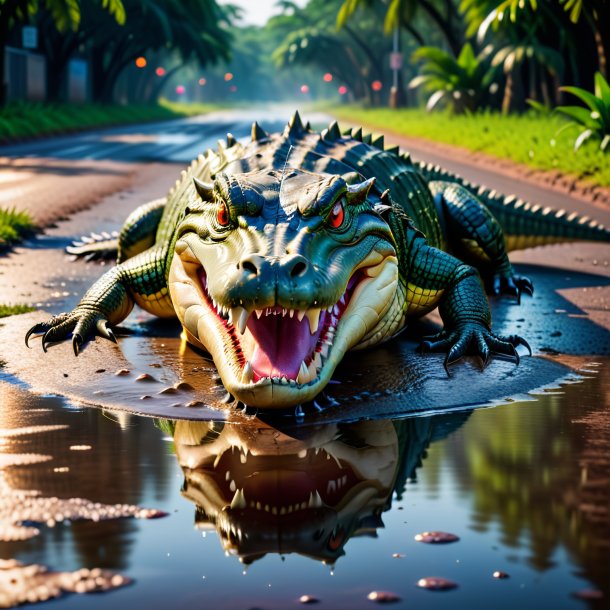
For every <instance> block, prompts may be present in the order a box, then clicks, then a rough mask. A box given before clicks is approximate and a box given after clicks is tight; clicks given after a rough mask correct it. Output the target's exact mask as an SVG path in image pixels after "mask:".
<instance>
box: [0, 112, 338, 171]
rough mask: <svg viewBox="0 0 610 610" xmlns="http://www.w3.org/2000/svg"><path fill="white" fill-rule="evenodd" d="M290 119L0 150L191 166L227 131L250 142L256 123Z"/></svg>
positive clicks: (272, 126)
mask: <svg viewBox="0 0 610 610" xmlns="http://www.w3.org/2000/svg"><path fill="white" fill-rule="evenodd" d="M290 115H291V109H290V108H288V107H278V108H276V109H271V110H239V111H227V112H214V113H211V114H209V115H205V116H200V117H193V118H188V119H181V120H176V121H167V122H161V123H151V124H148V125H146V124H145V125H137V126H126V127H120V128H113V129H104V130H99V131H93V132H88V133H85V134H80V135H71V136H66V137H60V138H49V139H46V140H40V141H36V142H24V143H20V144H15V145H11V146H1V147H0V157H17V158H27V157H53V158H55V159H79V160H83V159H85V160H104V159H111V160H113V161H129V162H140V161H146V162H162V163H190V162H191V161H192V160H193V159H194V158H195V157H197V155H198V154H200V153H201V152H203V151H205V150H206V149H207V148H209V147H211V146H216V142H217V140H218V139H221V138H222V139H224V138H225V136H226V134H227V133H231V134H233V136H235V137H236V138H238V139H239V138H245V137H246V136H249V134H250V130H251V127H252V123H253V122H254V121H258V122H259V123H260V125H261V126H262V127H263V129H265V130H266V131H269V132H271V131H281V130H282V129H283V128H284V126H285V124H286V121H287V120H288V118H289V117H290ZM307 118H308V119H309V120H310V121H311V122H312V123H313V124H320V125H322V124H324V123H328V121H329V120H330V117H328V116H327V115H323V114H321V113H310V114H308V115H307Z"/></svg>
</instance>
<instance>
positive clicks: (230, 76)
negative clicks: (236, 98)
mask: <svg viewBox="0 0 610 610" xmlns="http://www.w3.org/2000/svg"><path fill="white" fill-rule="evenodd" d="M225 80H226V81H227V82H229V81H230V80H233V74H232V73H231V72H227V73H226V74H225Z"/></svg>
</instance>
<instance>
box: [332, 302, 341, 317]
mask: <svg viewBox="0 0 610 610" xmlns="http://www.w3.org/2000/svg"><path fill="white" fill-rule="evenodd" d="M333 313H334V314H335V315H336V316H339V313H340V311H339V308H338V307H337V306H336V305H335V306H334V307H333Z"/></svg>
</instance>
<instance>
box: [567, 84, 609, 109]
mask: <svg viewBox="0 0 610 610" xmlns="http://www.w3.org/2000/svg"><path fill="white" fill-rule="evenodd" d="M559 90H560V91H566V92H567V93H571V94H572V95H575V96H576V97H577V98H579V99H580V100H582V101H583V102H584V103H585V104H587V106H589V108H591V110H594V111H597V112H599V113H600V114H601V115H602V116H603V115H604V114H605V108H604V106H603V103H602V101H601V100H600V99H599V98H597V97H595V96H594V95H593V94H592V93H591V92H589V91H587V90H586V89H581V88H580V87H571V86H566V87H559Z"/></svg>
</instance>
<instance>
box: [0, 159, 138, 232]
mask: <svg viewBox="0 0 610 610" xmlns="http://www.w3.org/2000/svg"><path fill="white" fill-rule="evenodd" d="M144 167H145V165H144V164H137V163H121V162H115V161H92V160H64V159H52V158H44V157H25V158H19V159H15V158H7V157H4V158H2V157H0V168H1V169H0V207H5V208H16V209H17V210H23V211H27V212H28V213H29V214H30V215H31V216H32V218H33V219H34V222H35V223H36V225H37V226H38V227H40V228H45V227H48V226H50V225H52V224H54V223H55V222H57V221H59V220H62V219H65V218H67V217H68V216H70V215H71V214H74V213H75V212H79V211H81V210H84V209H86V208H88V207H91V206H92V205H95V204H96V203H98V202H99V201H101V200H102V199H103V198H104V197H107V196H109V195H111V194H113V193H116V192H118V191H123V190H126V189H128V188H130V187H131V186H132V185H133V183H134V181H135V180H136V177H137V175H138V174H139V173H140V172H142V171H143V169H144Z"/></svg>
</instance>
